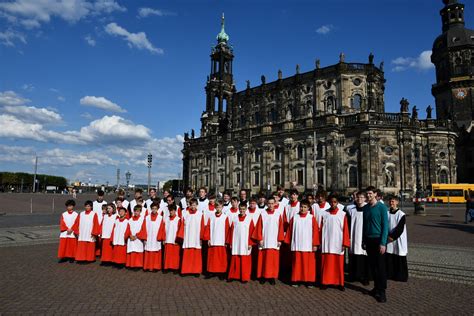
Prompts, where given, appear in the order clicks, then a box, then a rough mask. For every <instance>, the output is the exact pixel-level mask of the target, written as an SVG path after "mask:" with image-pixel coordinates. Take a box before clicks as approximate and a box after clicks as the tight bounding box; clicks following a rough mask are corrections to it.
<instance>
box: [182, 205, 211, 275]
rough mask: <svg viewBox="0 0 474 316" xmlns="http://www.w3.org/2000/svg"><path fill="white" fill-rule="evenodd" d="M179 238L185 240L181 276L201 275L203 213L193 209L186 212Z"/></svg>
mask: <svg viewBox="0 0 474 316" xmlns="http://www.w3.org/2000/svg"><path fill="white" fill-rule="evenodd" d="M177 237H178V238H181V239H182V240H183V258H182V261H181V274H201V273H202V252H201V247H202V245H201V243H202V239H203V237H204V216H203V215H202V213H201V212H199V211H197V210H196V211H192V210H191V209H190V210H189V211H188V212H185V213H184V214H183V223H182V225H181V226H180V229H179V231H178V234H177Z"/></svg>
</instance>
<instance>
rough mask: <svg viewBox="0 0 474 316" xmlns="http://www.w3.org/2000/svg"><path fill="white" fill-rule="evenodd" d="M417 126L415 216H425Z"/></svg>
mask: <svg viewBox="0 0 474 316" xmlns="http://www.w3.org/2000/svg"><path fill="white" fill-rule="evenodd" d="M416 131H417V126H415V177H416V188H415V189H416V192H415V202H414V207H415V215H421V216H425V215H426V211H425V203H423V202H422V201H421V198H422V197H423V192H422V190H423V188H422V186H421V177H420V162H421V161H420V160H421V157H420V144H418V136H417V133H416Z"/></svg>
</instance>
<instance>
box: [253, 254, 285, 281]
mask: <svg viewBox="0 0 474 316" xmlns="http://www.w3.org/2000/svg"><path fill="white" fill-rule="evenodd" d="M279 271H280V251H279V250H277V249H260V250H259V251H258V265H257V278H265V279H277V278H278V272H279Z"/></svg>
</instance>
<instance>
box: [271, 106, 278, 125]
mask: <svg viewBox="0 0 474 316" xmlns="http://www.w3.org/2000/svg"><path fill="white" fill-rule="evenodd" d="M269 119H270V122H273V123H276V122H277V121H278V111H277V110H275V109H272V110H271V111H270V117H269Z"/></svg>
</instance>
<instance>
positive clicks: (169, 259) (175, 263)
mask: <svg viewBox="0 0 474 316" xmlns="http://www.w3.org/2000/svg"><path fill="white" fill-rule="evenodd" d="M180 251H181V248H180V247H179V245H174V244H165V254H164V260H163V261H164V263H163V269H165V270H167V269H171V270H179V253H180Z"/></svg>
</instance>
